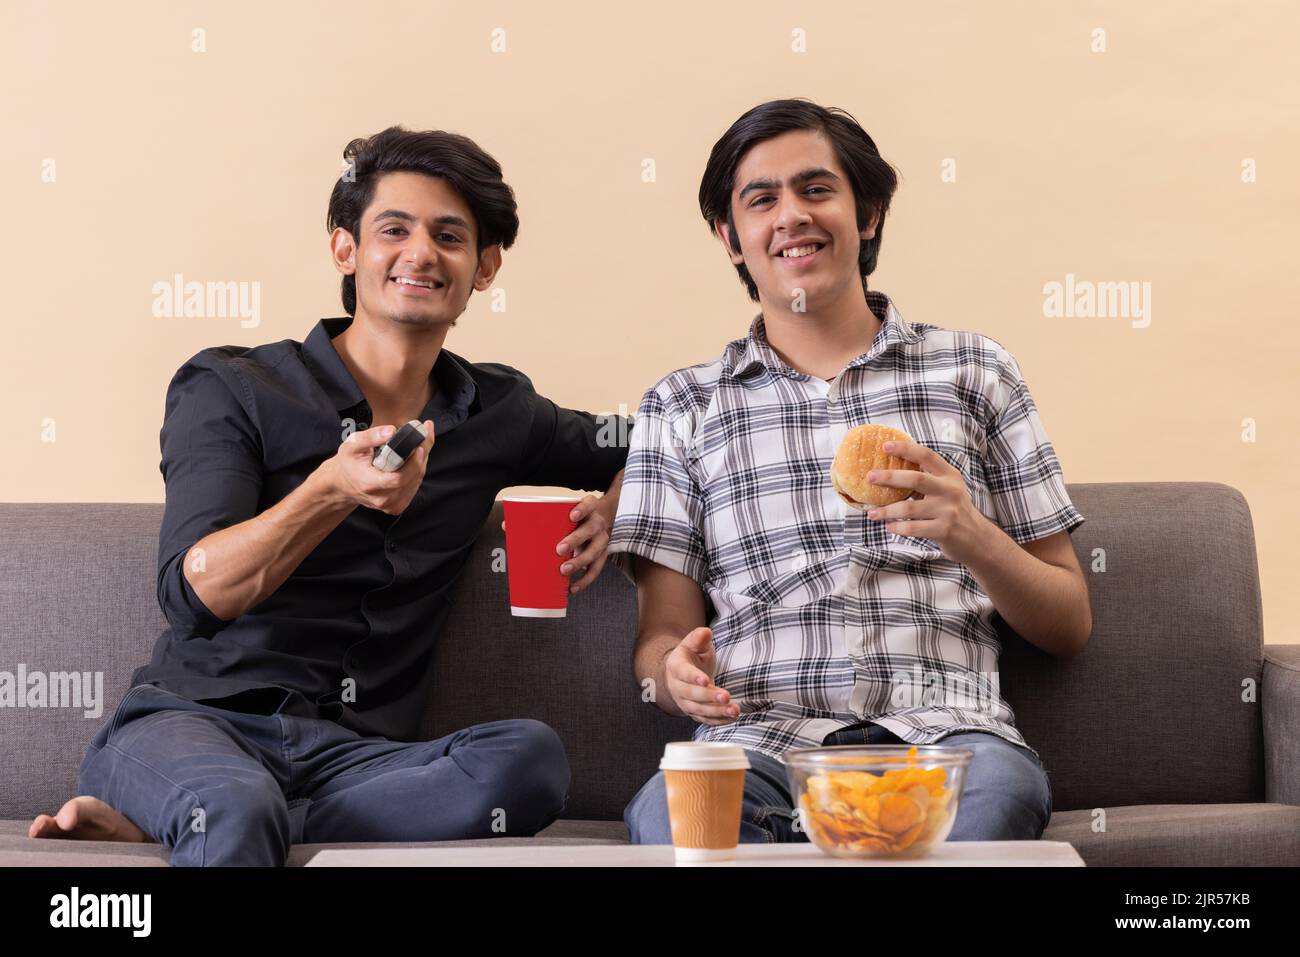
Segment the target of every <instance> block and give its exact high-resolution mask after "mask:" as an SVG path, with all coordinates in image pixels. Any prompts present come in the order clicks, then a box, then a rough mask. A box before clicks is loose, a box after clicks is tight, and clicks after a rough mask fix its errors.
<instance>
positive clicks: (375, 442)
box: [327, 419, 434, 515]
mask: <svg viewBox="0 0 1300 957" xmlns="http://www.w3.org/2000/svg"><path fill="white" fill-rule="evenodd" d="M416 426H418V427H419V428H420V429H422V430H423V431H424V433H425V437H424V438H423V439H422V440H421V437H420V432H419V431H417V429H416ZM402 429H406V430H408V431H407V433H406V435H405V436H403V435H402ZM402 429H398V428H397V427H395V426H391V425H387V426H376V427H374V428H371V429H366V430H365V431H363V432H353V433H352V434H351V435H349V436H348V437H347V439H346V440H344V442H343V444H342V445H340V446H339V450H338V452H336V453H335V455H334V458H332V459H330V460H329V461H328V463H327V465H329V467H330V471H331V477H332V480H333V486H334V488H335V489H336V490H337V491H338V493H339V494H340V495H342V496H343V497H344V498H345V499H346V500H348V501H350V502H353V503H355V504H357V505H364V506H366V507H367V508H373V509H377V510H378V511H381V512H384V513H385V514H387V515H400V514H401V513H402V512H403V511H404V510H405V509H406V506H407V505H409V504H410V503H411V499H413V498H415V493H416V492H417V491H419V489H420V483H421V482H422V481H424V470H425V466H426V465H427V464H428V461H429V450H430V449H432V448H433V442H434V434H433V422H432V421H430V420H428V419H426V420H425V421H424V422H423V423H416V425H411V424H409V423H408V424H407V425H406V426H403V427H402ZM412 438H414V439H415V440H417V441H416V442H412V441H411V439H412ZM395 445H396V446H397V447H396V448H395V447H394V446H395ZM380 466H384V467H385V468H387V469H391V470H385V468H381V467H380Z"/></svg>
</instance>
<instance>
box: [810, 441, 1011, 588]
mask: <svg viewBox="0 0 1300 957" xmlns="http://www.w3.org/2000/svg"><path fill="white" fill-rule="evenodd" d="M831 485H832V486H833V487H834V489H835V491H836V492H837V493H839V496H840V498H841V499H843V500H844V502H845V503H846V504H848V505H849V506H850V507H851V508H856V509H860V510H865V511H866V513H867V518H869V519H872V520H875V521H883V522H885V523H886V525H885V529H886V531H888V532H890V533H891V534H893V535H907V536H909V537H913V538H928V539H930V540H932V541H933V542H934V543H935V544H936V545H938V546H939V548H940V550H941V551H942V552H943V554H944V556H945V557H946V558H949V559H951V560H952V561H958V562H961V561H966V558H967V557H969V556H972V555H975V554H978V551H979V549H980V548H982V547H983V540H984V537H985V533H986V532H987V531H989V529H990V528H991V527H992V523H991V522H990V521H989V520H988V519H987V518H985V517H984V515H983V514H982V513H981V512H980V511H979V509H977V508H976V507H975V503H974V502H972V501H971V497H970V492H968V491H967V489H966V480H965V479H964V478H963V476H962V474H961V471H960V470H958V469H957V468H955V467H953V466H952V465H951V464H950V463H949V462H948V460H947V459H945V458H944V457H943V456H941V455H940V454H939V453H938V452H936V451H934V450H933V449H930V448H926V447H925V446H924V445H920V444H919V443H917V442H915V441H913V440H912V438H911V436H909V435H908V434H907V433H906V432H902V431H900V430H898V429H894V428H890V427H889V426H887V425H876V424H871V425H860V426H858V427H856V428H854V429H850V430H849V433H848V434H847V435H846V436H844V441H843V442H841V443H840V447H839V450H838V451H837V452H836V453H835V460H834V461H833V462H832V463H831ZM911 496H914V497H911Z"/></svg>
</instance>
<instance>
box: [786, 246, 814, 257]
mask: <svg viewBox="0 0 1300 957" xmlns="http://www.w3.org/2000/svg"><path fill="white" fill-rule="evenodd" d="M820 248H821V247H820V246H818V245H816V244H813V245H811V246H795V247H793V248H791V249H783V250H781V255H782V256H783V257H785V258H786V259H792V258H794V257H796V256H811V255H812V254H813V253H815V252H816V251H817V250H818V249H820Z"/></svg>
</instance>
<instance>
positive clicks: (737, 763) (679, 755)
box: [659, 741, 749, 771]
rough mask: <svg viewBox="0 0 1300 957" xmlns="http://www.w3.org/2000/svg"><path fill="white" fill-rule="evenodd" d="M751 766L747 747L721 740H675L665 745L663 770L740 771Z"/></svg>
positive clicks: (660, 762)
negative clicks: (746, 751)
mask: <svg viewBox="0 0 1300 957" xmlns="http://www.w3.org/2000/svg"><path fill="white" fill-rule="evenodd" d="M748 768H749V758H747V757H745V749H744V748H742V747H741V746H740V745H738V744H726V743H723V742H720V741H673V742H670V743H669V744H668V745H666V746H665V747H664V756H663V758H662V759H660V761H659V770H661V771H738V770H747V769H748Z"/></svg>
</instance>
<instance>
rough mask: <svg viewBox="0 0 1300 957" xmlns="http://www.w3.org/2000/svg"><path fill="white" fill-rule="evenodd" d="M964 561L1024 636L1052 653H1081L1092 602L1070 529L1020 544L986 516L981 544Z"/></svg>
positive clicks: (1090, 627) (1016, 629) (1086, 638)
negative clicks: (1072, 543) (1071, 542)
mask: <svg viewBox="0 0 1300 957" xmlns="http://www.w3.org/2000/svg"><path fill="white" fill-rule="evenodd" d="M965 565H966V567H967V568H969V569H970V572H971V575H973V576H974V577H975V580H976V581H977V582H979V584H980V587H981V588H983V589H984V592H985V594H987V595H988V596H989V598H990V599H992V601H993V607H994V608H996V609H997V610H998V614H1000V615H1001V616H1002V617H1003V618H1004V619H1006V622H1007V624H1008V625H1010V626H1011V627H1012V628H1013V629H1015V631H1016V634H1018V635H1020V637H1022V638H1024V639H1025V640H1026V641H1028V642H1030V643H1031V644H1034V645H1037V646H1038V647H1039V648H1042V649H1043V650H1044V651H1046V652H1048V653H1049V654H1053V655H1071V654H1077V653H1078V652H1080V651H1082V650H1083V648H1084V646H1085V645H1087V643H1088V637H1089V636H1090V635H1091V634H1092V605H1091V602H1090V601H1089V598H1088V582H1087V580H1086V579H1085V578H1084V576H1083V570H1082V569H1081V568H1080V567H1079V559H1078V558H1077V557H1076V556H1075V554H1074V546H1072V545H1071V544H1070V534H1069V532H1057V533H1056V534H1055V535H1049V536H1047V537H1046V538H1040V539H1038V540H1037V541H1032V542H1025V543H1024V545H1017V544H1016V543H1015V542H1014V541H1013V540H1012V539H1011V537H1010V536H1008V535H1007V533H1006V532H1004V531H1002V529H1000V528H998V527H997V526H996V525H994V524H993V523H992V522H987V524H986V528H985V533H984V538H983V542H982V544H981V545H980V547H979V548H977V549H976V550H975V551H974V553H973V554H972V555H971V556H970V557H969V558H967V560H966V562H965Z"/></svg>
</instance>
